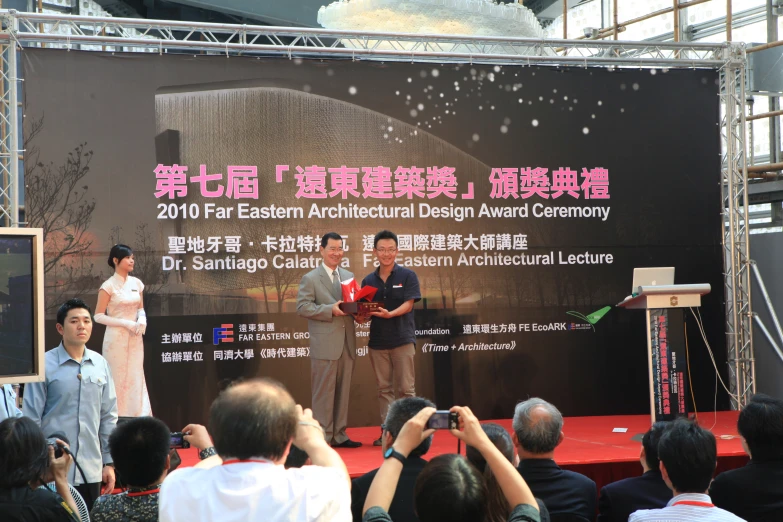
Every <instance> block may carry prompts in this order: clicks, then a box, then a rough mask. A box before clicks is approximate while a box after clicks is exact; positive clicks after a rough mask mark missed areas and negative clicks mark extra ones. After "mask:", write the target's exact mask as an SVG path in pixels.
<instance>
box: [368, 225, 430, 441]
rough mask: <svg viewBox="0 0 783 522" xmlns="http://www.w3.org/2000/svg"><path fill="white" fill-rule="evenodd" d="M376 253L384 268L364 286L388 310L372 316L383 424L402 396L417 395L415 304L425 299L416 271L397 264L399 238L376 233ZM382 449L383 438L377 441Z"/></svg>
mask: <svg viewBox="0 0 783 522" xmlns="http://www.w3.org/2000/svg"><path fill="white" fill-rule="evenodd" d="M373 245H374V247H373V253H374V254H375V256H376V257H377V258H378V263H379V264H380V266H379V267H378V268H377V269H376V270H375V272H373V273H371V274H370V275H368V276H367V277H365V278H364V281H362V286H367V285H369V286H374V287H375V288H377V289H378V291H377V292H376V294H375V297H374V298H373V300H374V301H380V302H383V305H384V308H380V309H379V311H377V312H373V313H372V322H371V323H370V340H369V341H368V343H367V346H368V347H369V348H370V363H371V364H372V369H373V371H374V372H375V382H376V383H377V384H378V398H379V400H380V409H381V411H380V413H381V424H383V422H384V421H385V420H386V413H387V412H388V410H389V405H390V404H391V403H392V402H394V401H395V400H396V399H400V398H402V397H414V396H415V395H416V387H415V377H416V373H415V371H414V368H413V356H414V355H415V354H416V325H415V323H414V321H413V303H415V302H416V301H418V300H419V299H421V293H420V291H419V278H418V277H416V274H415V273H414V272H413V270H408V269H407V268H405V267H402V266H400V265H398V264H397V263H395V259H396V258H397V235H396V234H395V233H394V232H390V231H388V230H382V231H380V232H378V233H377V234H375V241H374V243H373ZM373 445H375V446H380V445H381V438H379V439H378V440H376V441H375V442H373Z"/></svg>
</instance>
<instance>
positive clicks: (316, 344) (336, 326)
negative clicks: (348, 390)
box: [296, 265, 356, 361]
mask: <svg viewBox="0 0 783 522" xmlns="http://www.w3.org/2000/svg"><path fill="white" fill-rule="evenodd" d="M339 274H340V279H341V280H342V281H347V280H348V279H351V278H352V277H353V274H352V273H351V272H349V271H348V270H345V269H344V268H340V269H339ZM340 300H342V296H338V295H336V294H335V292H334V286H333V284H332V281H331V279H329V275H328V274H327V273H326V269H325V268H324V267H323V265H319V266H318V268H316V269H315V270H311V271H310V272H308V273H306V274H305V275H304V277H302V280H301V281H300V282H299V293H298V294H297V295H296V313H297V314H299V315H300V316H301V317H305V318H307V328H308V331H309V332H310V357H312V358H314V359H327V360H330V361H336V360H337V359H339V358H340V354H341V353H342V351H343V344H344V339H345V338H346V334H347V338H348V350H349V354H350V356H351V358H352V359H355V358H356V330H355V329H354V328H355V327H354V321H353V317H352V316H350V315H346V316H345V317H333V316H332V305H334V303H336V302H337V301H340Z"/></svg>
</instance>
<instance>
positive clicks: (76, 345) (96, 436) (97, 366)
mask: <svg viewBox="0 0 783 522" xmlns="http://www.w3.org/2000/svg"><path fill="white" fill-rule="evenodd" d="M56 327H57V331H58V332H59V333H60V335H62V337H63V340H62V342H61V343H60V345H59V346H58V347H57V348H55V349H53V350H49V351H48V352H46V354H45V355H44V358H45V363H46V380H45V381H44V382H31V383H28V384H27V385H25V390H24V403H23V405H22V412H23V413H24V415H25V416H26V417H30V418H31V419H33V420H34V421H35V422H36V423H37V424H38V425H39V426H41V429H42V431H43V432H44V435H46V436H47V437H48V436H51V435H52V434H54V433H56V432H62V433H63V434H64V435H65V436H66V437H67V438H68V440H69V441H70V447H71V451H72V452H73V454H74V456H75V457H76V461H77V462H78V463H79V465H80V466H81V469H82V470H83V471H84V476H82V473H81V472H78V471H77V468H76V466H74V467H72V468H71V469H70V471H69V472H68V482H69V483H71V484H73V485H74V486H75V487H76V490H77V491H78V492H79V493H80V494H81V496H82V498H84V502H85V503H86V504H87V508H88V509H92V506H93V504H94V503H95V500H96V499H97V498H98V497H99V496H100V495H101V494H106V493H111V491H112V489H114V468H113V464H112V460H111V454H110V453H109V434H111V432H112V431H114V427H115V426H116V425H117V393H116V392H115V390H114V380H113V379H112V376H111V371H110V369H109V364H108V363H107V362H106V359H104V358H103V357H102V356H101V355H100V354H98V353H97V352H94V351H92V350H90V349H88V348H87V346H86V345H87V341H89V340H90V334H92V311H91V310H90V307H89V306H87V303H85V302H84V301H82V300H81V299H77V298H74V299H70V300H68V301H66V302H65V303H64V304H63V305H62V306H61V307H60V309H59V310H58V311H57V325H56Z"/></svg>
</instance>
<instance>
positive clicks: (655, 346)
mask: <svg viewBox="0 0 783 522" xmlns="http://www.w3.org/2000/svg"><path fill="white" fill-rule="evenodd" d="M708 293H710V285H708V284H697V285H661V286H640V287H638V288H637V289H636V291H635V292H634V296H633V297H632V298H630V299H626V300H625V301H623V302H621V303H618V304H617V306H620V307H622V308H628V309H632V310H636V309H640V310H646V311H647V365H648V372H649V380H650V416H651V418H652V422H656V421H667V420H673V419H675V418H677V417H681V416H686V415H687V414H688V406H687V400H688V389H689V383H688V371H687V368H686V354H685V332H684V328H683V320H684V318H683V309H684V308H688V307H693V306H701V296H703V295H706V294H708Z"/></svg>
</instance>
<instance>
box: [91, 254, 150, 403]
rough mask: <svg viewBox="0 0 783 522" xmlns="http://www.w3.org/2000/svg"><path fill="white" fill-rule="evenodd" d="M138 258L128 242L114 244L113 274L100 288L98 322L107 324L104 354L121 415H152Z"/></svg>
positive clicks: (145, 319) (112, 256) (96, 312)
mask: <svg viewBox="0 0 783 522" xmlns="http://www.w3.org/2000/svg"><path fill="white" fill-rule="evenodd" d="M134 264H135V260H134V258H133V251H132V250H131V248H130V247H129V246H127V245H114V246H113V247H112V248H111V252H109V266H110V267H112V268H113V269H114V275H113V276H111V277H110V278H109V279H107V280H106V281H105V282H104V283H103V284H102V285H101V289H100V290H99V291H98V304H97V305H96V307H95V322H96V323H100V324H103V325H106V334H105V335H104V337H103V357H104V358H105V359H106V361H108V363H109V367H110V368H111V374H112V378H113V379H114V385H115V387H116V389H117V409H118V410H119V411H118V413H119V416H120V417H142V416H149V415H152V408H151V407H150V397H149V393H147V381H146V379H145V378H144V342H143V340H142V335H144V332H145V331H146V330H147V315H146V314H145V313H144V295H143V292H144V284H143V283H142V282H141V281H140V280H139V279H137V278H135V277H133V276H131V275H130V273H131V272H132V271H133V266H134Z"/></svg>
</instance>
